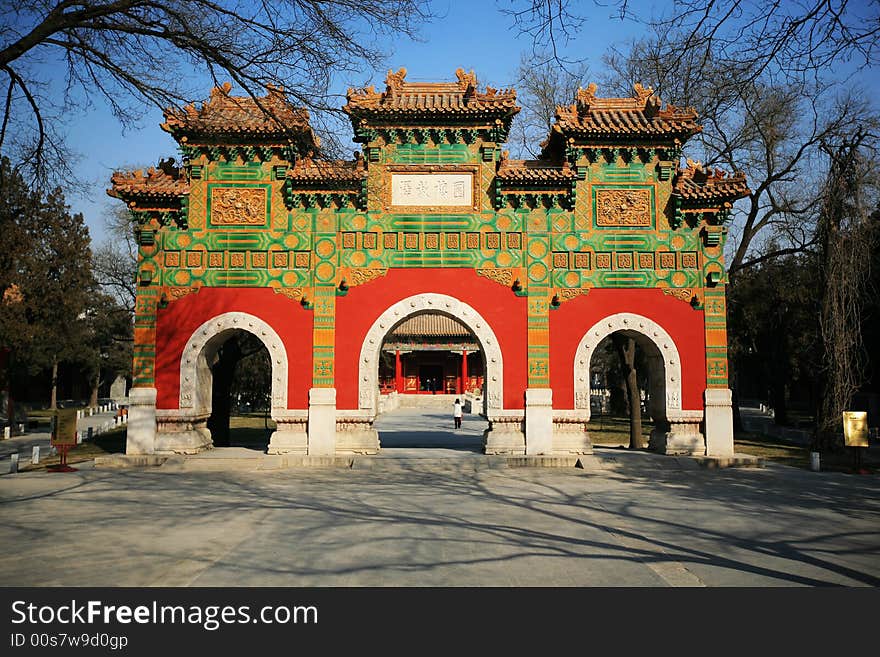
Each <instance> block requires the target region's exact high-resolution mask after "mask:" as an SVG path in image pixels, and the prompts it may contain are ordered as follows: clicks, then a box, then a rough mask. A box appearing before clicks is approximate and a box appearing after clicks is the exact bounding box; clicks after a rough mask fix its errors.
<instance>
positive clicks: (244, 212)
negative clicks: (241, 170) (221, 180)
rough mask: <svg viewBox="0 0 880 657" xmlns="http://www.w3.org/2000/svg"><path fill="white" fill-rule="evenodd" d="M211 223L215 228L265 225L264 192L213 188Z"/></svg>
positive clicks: (235, 188)
mask: <svg viewBox="0 0 880 657" xmlns="http://www.w3.org/2000/svg"><path fill="white" fill-rule="evenodd" d="M211 223H212V224H214V225H217V226H229V225H246V226H251V225H260V224H265V223H266V190H265V189H264V188H262V187H215V188H214V189H212V190H211Z"/></svg>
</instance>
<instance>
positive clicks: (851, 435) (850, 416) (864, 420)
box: [843, 411, 868, 447]
mask: <svg viewBox="0 0 880 657" xmlns="http://www.w3.org/2000/svg"><path fill="white" fill-rule="evenodd" d="M843 438H844V441H845V443H846V446H847V447H867V446H868V414H867V413H866V412H865V411H844V412H843Z"/></svg>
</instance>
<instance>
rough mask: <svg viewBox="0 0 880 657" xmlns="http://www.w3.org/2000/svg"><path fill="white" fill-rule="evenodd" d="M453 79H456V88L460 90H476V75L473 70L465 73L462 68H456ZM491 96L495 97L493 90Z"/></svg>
mask: <svg viewBox="0 0 880 657" xmlns="http://www.w3.org/2000/svg"><path fill="white" fill-rule="evenodd" d="M455 77H457V78H458V86H459V87H460V88H461V89H463V90H467V89H471V88H472V89H474V90H476V88H477V75H476V73H474V69H471V70H470V73H466V72H465V70H464V69H463V68H457V69H455ZM492 95H495V94H494V90H493V93H492Z"/></svg>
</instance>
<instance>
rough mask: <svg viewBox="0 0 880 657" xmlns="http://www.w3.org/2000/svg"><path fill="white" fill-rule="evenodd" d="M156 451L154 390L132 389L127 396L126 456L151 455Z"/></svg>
mask: <svg viewBox="0 0 880 657" xmlns="http://www.w3.org/2000/svg"><path fill="white" fill-rule="evenodd" d="M155 450H156V389H155V388H132V389H131V391H130V392H129V395H128V434H127V438H126V441H125V453H126V454H153V453H155Z"/></svg>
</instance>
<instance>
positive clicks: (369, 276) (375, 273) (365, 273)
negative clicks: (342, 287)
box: [348, 267, 388, 285]
mask: <svg viewBox="0 0 880 657" xmlns="http://www.w3.org/2000/svg"><path fill="white" fill-rule="evenodd" d="M387 273H388V269H386V268H384V267H375V268H367V267H358V268H352V269H351V270H350V274H349V275H350V277H351V278H350V280H349V281H348V284H349V285H363V284H364V283H369V282H370V281H372V280H375V279H377V278H379V277H380V276H384V275H385V274H387Z"/></svg>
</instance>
